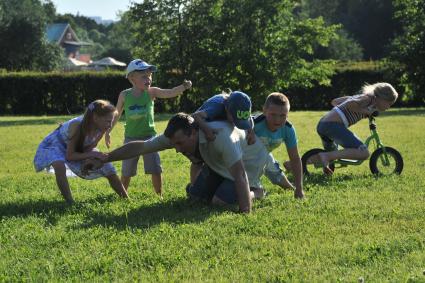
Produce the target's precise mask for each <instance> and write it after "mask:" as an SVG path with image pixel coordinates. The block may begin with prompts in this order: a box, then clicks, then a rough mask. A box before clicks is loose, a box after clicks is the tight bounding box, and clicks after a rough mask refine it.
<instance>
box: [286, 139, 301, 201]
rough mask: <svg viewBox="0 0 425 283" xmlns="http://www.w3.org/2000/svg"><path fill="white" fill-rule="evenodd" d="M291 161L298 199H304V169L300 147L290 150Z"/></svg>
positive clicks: (295, 194)
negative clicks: (299, 151) (299, 152)
mask: <svg viewBox="0 0 425 283" xmlns="http://www.w3.org/2000/svg"><path fill="white" fill-rule="evenodd" d="M288 156H289V160H290V161H291V170H292V173H293V174H294V177H295V180H294V181H295V192H294V196H295V197H296V198H303V197H304V191H303V169H302V164H301V158H300V155H299V154H298V147H297V146H295V147H292V148H289V149H288Z"/></svg>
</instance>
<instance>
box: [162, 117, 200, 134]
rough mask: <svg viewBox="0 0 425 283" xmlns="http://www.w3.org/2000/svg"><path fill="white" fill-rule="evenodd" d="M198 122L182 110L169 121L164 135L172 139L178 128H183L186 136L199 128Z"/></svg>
mask: <svg viewBox="0 0 425 283" xmlns="http://www.w3.org/2000/svg"><path fill="white" fill-rule="evenodd" d="M197 129H198V124H197V123H196V122H195V120H194V119H193V117H192V116H190V115H189V114H186V113H183V112H180V113H177V114H176V115H174V116H173V117H172V118H171V119H170V121H168V124H167V128H166V129H165V131H164V136H166V137H167V138H169V139H171V138H172V137H173V136H174V135H175V134H176V132H177V131H178V130H182V131H183V133H184V134H185V135H186V136H190V135H191V134H192V130H197Z"/></svg>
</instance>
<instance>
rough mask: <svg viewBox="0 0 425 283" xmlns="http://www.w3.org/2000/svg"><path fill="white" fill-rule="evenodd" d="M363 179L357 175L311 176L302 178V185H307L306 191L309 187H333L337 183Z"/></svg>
mask: <svg viewBox="0 0 425 283" xmlns="http://www.w3.org/2000/svg"><path fill="white" fill-rule="evenodd" d="M364 177H365V176H358V175H333V176H326V175H325V174H311V175H309V176H304V184H306V185H307V189H308V188H309V187H310V186H311V185H318V186H328V185H335V184H338V183H342V182H347V181H352V180H355V179H360V178H364Z"/></svg>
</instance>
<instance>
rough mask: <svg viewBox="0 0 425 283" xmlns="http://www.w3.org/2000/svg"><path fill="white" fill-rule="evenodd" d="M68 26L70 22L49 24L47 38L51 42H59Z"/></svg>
mask: <svg viewBox="0 0 425 283" xmlns="http://www.w3.org/2000/svg"><path fill="white" fill-rule="evenodd" d="M68 26H69V24H67V23H64V24H51V25H48V26H47V31H46V35H47V40H48V41H49V42H58V41H59V40H61V39H62V37H63V35H64V33H65V31H66V29H67V27H68Z"/></svg>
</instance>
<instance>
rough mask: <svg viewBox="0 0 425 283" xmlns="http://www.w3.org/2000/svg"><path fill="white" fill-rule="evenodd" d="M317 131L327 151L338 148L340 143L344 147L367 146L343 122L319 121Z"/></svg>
mask: <svg viewBox="0 0 425 283" xmlns="http://www.w3.org/2000/svg"><path fill="white" fill-rule="evenodd" d="M317 133H318V134H319V136H320V138H321V139H322V143H323V147H324V149H325V150H326V151H334V150H337V149H338V145H341V146H342V147H344V148H363V147H364V148H366V145H365V144H364V143H363V142H362V141H361V140H360V139H359V138H358V137H357V136H356V135H355V134H354V133H353V132H351V131H350V130H349V129H347V128H346V127H345V125H344V124H342V123H338V122H319V124H318V125H317Z"/></svg>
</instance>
